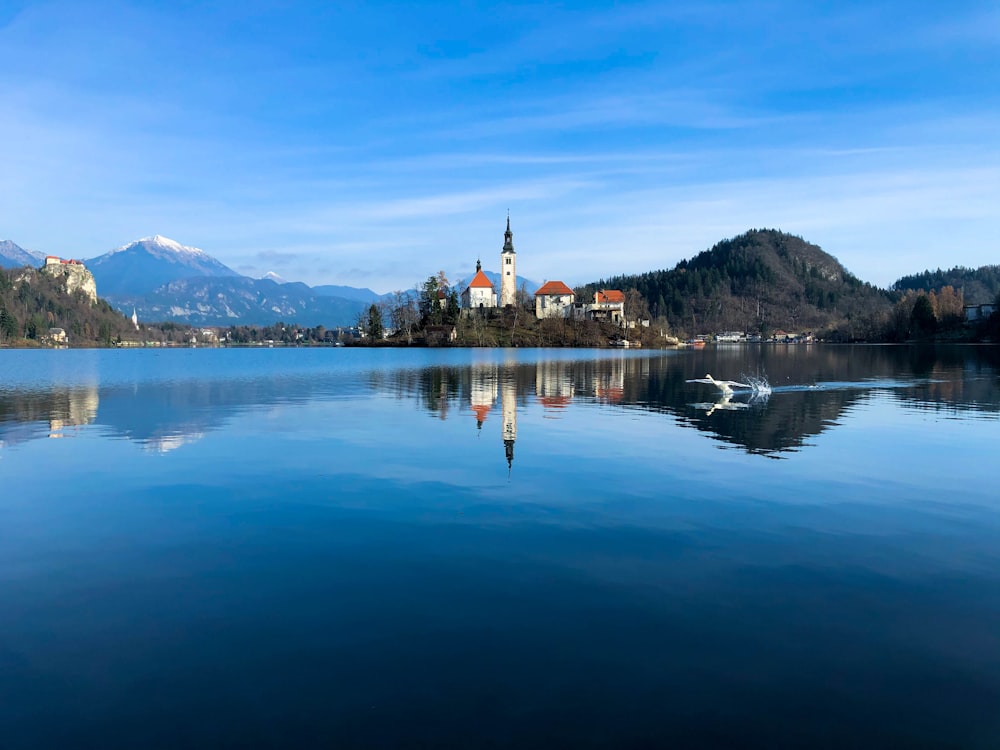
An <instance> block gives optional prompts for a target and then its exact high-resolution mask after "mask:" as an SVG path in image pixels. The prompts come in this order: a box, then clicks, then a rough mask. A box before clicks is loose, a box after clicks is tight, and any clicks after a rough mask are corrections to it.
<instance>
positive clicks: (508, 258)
mask: <svg viewBox="0 0 1000 750" xmlns="http://www.w3.org/2000/svg"><path fill="white" fill-rule="evenodd" d="M515 304H517V255H516V254H515V252H514V233H513V232H511V231H510V214H509V213H508V214H507V231H506V232H504V233H503V250H501V251H500V307H507V306H508V305H515Z"/></svg>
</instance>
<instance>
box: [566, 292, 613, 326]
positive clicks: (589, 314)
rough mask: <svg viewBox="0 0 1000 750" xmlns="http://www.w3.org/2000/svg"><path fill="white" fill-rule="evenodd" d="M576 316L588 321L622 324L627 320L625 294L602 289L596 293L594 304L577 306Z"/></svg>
mask: <svg viewBox="0 0 1000 750" xmlns="http://www.w3.org/2000/svg"><path fill="white" fill-rule="evenodd" d="M574 314H575V315H577V316H579V317H585V318H587V319H588V320H603V321H607V322H608V323H617V324H618V325H621V324H622V321H623V320H625V293H624V292H622V291H621V290H619V289H601V290H599V291H596V292H594V303H593V304H591V305H576V309H575V310H574Z"/></svg>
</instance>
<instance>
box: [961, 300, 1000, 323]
mask: <svg viewBox="0 0 1000 750" xmlns="http://www.w3.org/2000/svg"><path fill="white" fill-rule="evenodd" d="M994 310H995V306H994V305H991V304H986V305H966V306H965V309H964V312H965V322H966V323H975V322H977V321H980V320H986V319H988V318H989V317H990V316H991V315H992V314H993V312H994Z"/></svg>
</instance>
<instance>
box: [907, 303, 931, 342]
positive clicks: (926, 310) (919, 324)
mask: <svg viewBox="0 0 1000 750" xmlns="http://www.w3.org/2000/svg"><path fill="white" fill-rule="evenodd" d="M910 330H911V331H912V333H913V335H915V336H932V335H933V334H934V332H935V331H936V330H937V318H935V317H934V305H933V303H932V301H931V299H930V297H929V296H928V295H926V294H919V295H917V299H916V300H915V301H914V303H913V312H911V313H910Z"/></svg>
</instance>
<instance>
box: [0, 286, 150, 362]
mask: <svg viewBox="0 0 1000 750" xmlns="http://www.w3.org/2000/svg"><path fill="white" fill-rule="evenodd" d="M51 328H62V329H63V330H64V331H65V332H66V335H67V338H68V343H69V345H71V346H109V345H111V344H112V343H115V342H116V341H118V340H119V339H123V340H127V339H129V338H135V336H136V330H135V327H134V326H133V325H132V322H131V321H130V320H127V319H126V318H125V317H124V316H123V315H121V314H120V313H118V312H116V311H115V310H113V309H112V307H111V305H109V304H108V303H107V302H105V301H104V300H103V299H98V300H97V302H96V303H91V301H90V300H89V299H88V298H87V296H86V295H85V294H83V293H80V292H77V293H74V294H67V292H66V286H65V283H64V282H63V281H61V280H60V279H56V278H52V277H51V276H47V275H46V274H43V273H39V272H38V271H37V270H36V269H34V268H31V267H25V268H15V269H0V345H2V346H15V345H28V346H30V345H34V344H39V345H40V344H43V343H47V342H48V339H49V329H51Z"/></svg>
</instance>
